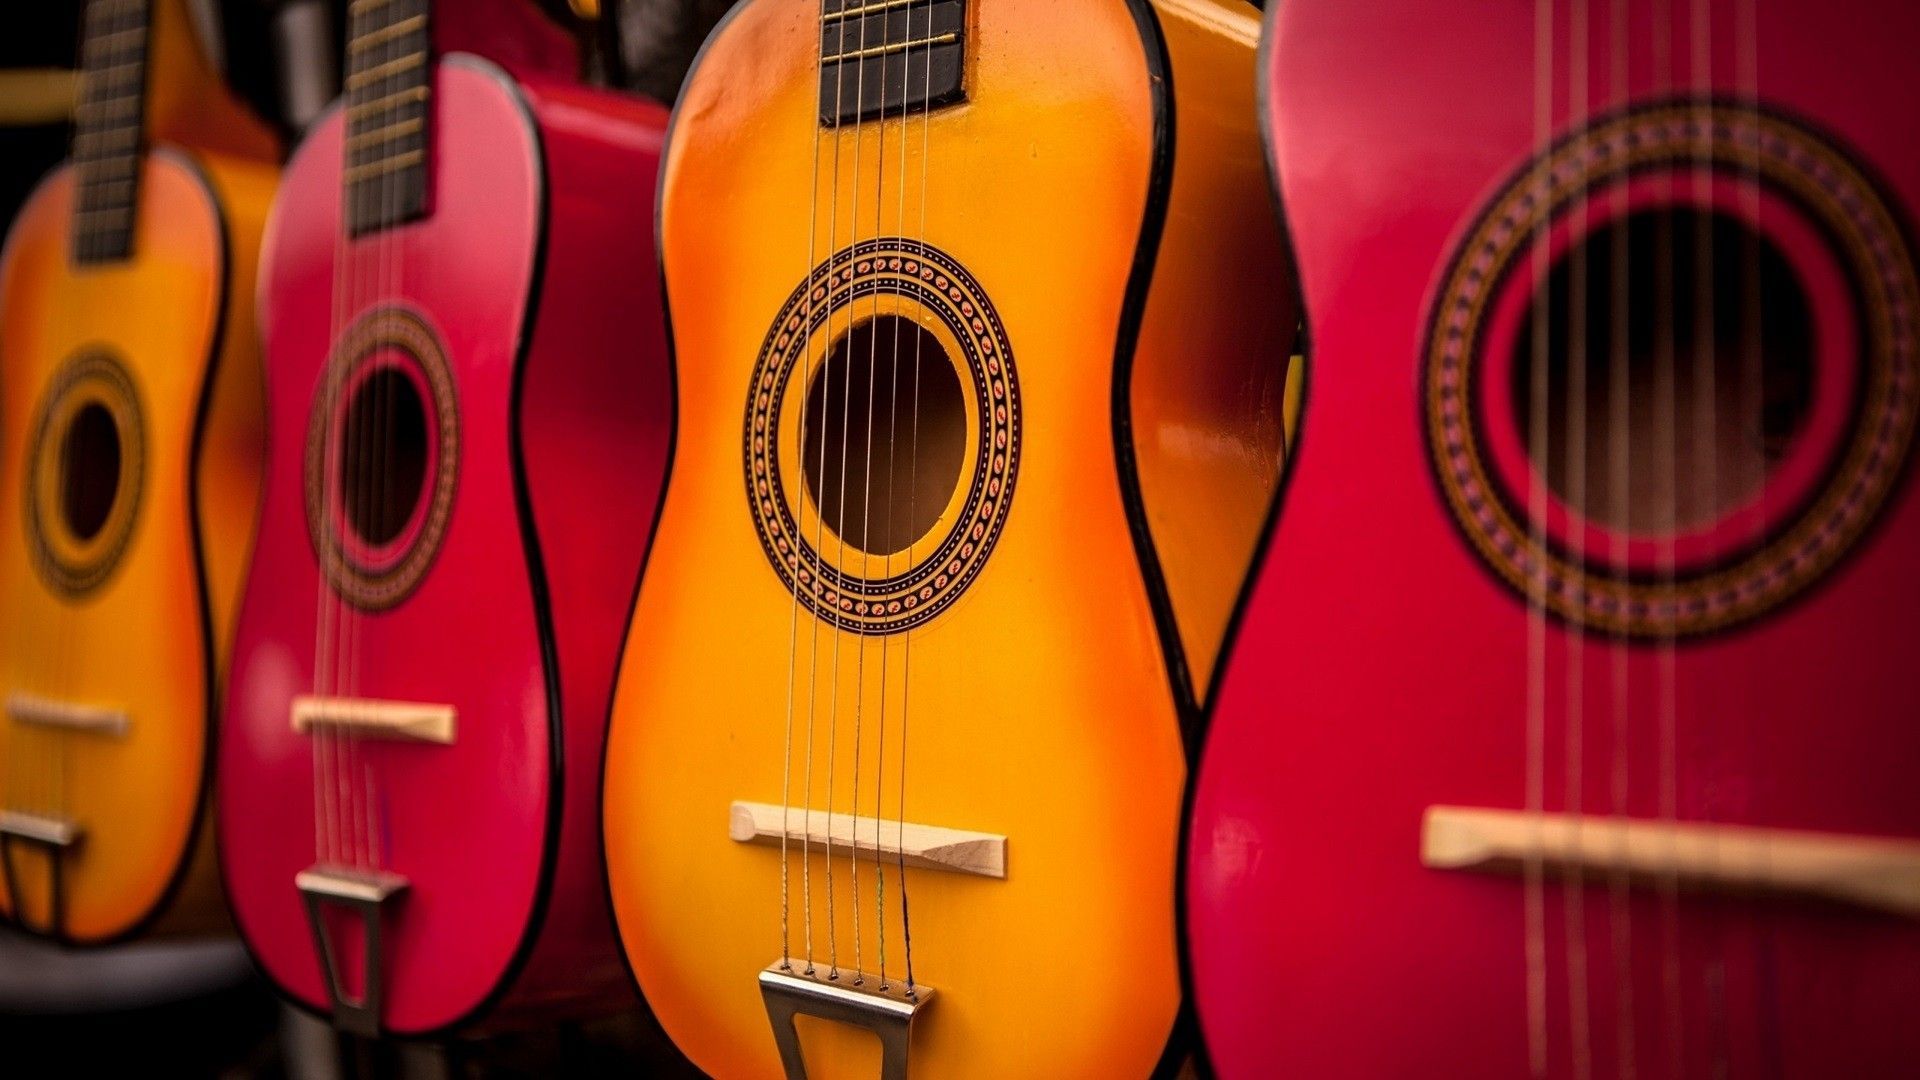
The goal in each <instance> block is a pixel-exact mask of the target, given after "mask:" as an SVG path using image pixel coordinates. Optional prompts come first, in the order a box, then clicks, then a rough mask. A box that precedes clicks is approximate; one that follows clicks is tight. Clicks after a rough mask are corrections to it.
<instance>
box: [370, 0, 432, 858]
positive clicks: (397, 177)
mask: <svg viewBox="0 0 1920 1080" xmlns="http://www.w3.org/2000/svg"><path fill="white" fill-rule="evenodd" d="M416 6H417V9H418V10H419V12H420V13H421V14H426V13H427V9H428V7H429V6H430V0H419V2H418V3H417V5H409V9H410V10H411V9H413V8H415V7H416ZM403 14H404V13H403V12H392V13H390V14H389V17H388V21H387V25H388V26H394V25H399V24H400V22H401V21H402V20H401V16H402V15H403ZM420 33H421V34H422V42H421V46H420V50H419V52H420V55H421V66H420V67H418V68H415V69H412V70H413V71H418V72H420V73H421V74H420V75H418V76H415V75H412V74H411V73H402V72H400V71H394V72H391V73H389V74H388V75H387V76H386V77H385V78H383V79H382V80H381V84H382V85H381V92H382V94H383V95H385V94H390V93H393V92H395V91H396V90H397V89H399V88H400V87H401V86H403V85H404V83H403V82H402V81H401V80H402V79H405V78H414V77H419V78H422V79H424V80H425V85H428V86H431V85H432V80H433V78H434V72H435V69H434V67H433V66H432V65H431V63H430V61H431V59H432V58H431V56H430V53H431V50H432V42H431V38H430V37H429V36H427V31H425V30H424V29H423V30H422V31H421V32H420ZM405 40H406V36H402V37H398V38H395V39H394V49H395V51H398V48H399V45H400V43H401V42H403V41H405ZM406 55H412V54H410V53H409V54H402V57H404V56H406ZM429 107H430V106H429ZM425 128H426V125H423V130H424V129H425ZM388 149H389V150H390V151H394V152H399V151H397V149H396V148H393V147H388ZM428 150H429V147H428V146H427V144H426V141H425V139H424V138H423V139H422V142H421V154H422V158H423V160H424V158H425V157H426V155H427V152H428ZM422 171H423V175H422V178H421V182H422V183H423V184H424V183H426V182H427V181H426V177H425V176H424V166H423V169H422ZM408 175H409V173H408V170H407V169H406V168H392V169H387V170H386V171H385V172H383V173H382V175H381V187H382V189H383V190H382V195H381V201H382V202H383V203H384V204H385V206H386V212H385V213H383V214H382V215H381V218H382V221H383V226H382V228H381V231H380V236H381V240H382V243H383V244H384V245H385V247H386V249H387V256H386V259H385V260H384V263H385V268H384V274H385V280H384V281H383V282H382V283H381V289H380V296H381V297H382V298H383V302H384V303H386V304H389V305H394V304H399V303H404V302H405V298H406V296H407V291H406V244H405V242H404V240H403V239H402V238H401V236H400V235H399V230H398V229H397V228H396V225H397V219H398V218H399V216H400V212H401V211H402V210H403V209H404V208H405V201H406V198H407V188H406V187H405V178H406V177H407V176H408ZM395 360H396V361H397V363H398V366H397V367H395V368H394V369H391V371H389V370H386V369H380V370H373V371H371V372H370V375H369V377H370V378H372V379H373V380H375V381H374V382H373V383H372V386H371V394H372V400H371V402H370V403H369V408H370V411H371V413H372V416H371V418H370V421H369V422H368V423H367V424H366V426H367V428H368V431H367V439H366V445H365V448H364V449H363V450H362V455H361V461H362V466H363V468H364V469H365V470H366V475H363V476H362V479H361V487H362V489H363V490H364V492H365V493H366V499H365V503H364V507H363V509H364V513H363V516H362V521H363V522H364V523H366V524H370V525H372V526H373V527H375V528H376V529H377V530H378V531H379V532H380V534H381V540H382V545H383V546H384V545H385V544H386V543H393V542H402V543H404V542H408V541H411V542H414V543H418V542H419V538H418V537H412V536H409V535H408V533H407V531H406V529H407V525H408V524H409V520H408V519H409V518H411V516H412V514H411V511H412V510H413V509H414V507H412V506H409V507H407V508H406V509H407V510H408V511H409V513H408V514H407V515H406V516H405V517H402V518H401V520H400V531H399V532H398V533H396V534H394V536H393V538H392V539H391V540H388V539H386V537H385V534H386V530H387V526H388V524H389V523H388V522H387V520H386V518H387V515H388V513H389V511H390V509H392V508H390V507H388V506H387V499H388V497H389V496H390V494H391V493H390V492H389V490H388V484H389V482H390V481H391V479H392V475H391V474H392V470H393V467H394V459H393V450H394V443H393V427H392V423H393V406H394V402H393V400H392V398H393V394H394V393H395V392H396V391H397V388H398V383H397V382H396V381H395V379H396V378H408V377H409V376H408V373H407V366H408V365H407V363H406V360H405V359H404V357H398V356H396V357H395ZM421 406H422V408H423V409H424V408H425V407H426V402H425V401H424V400H423V401H422V402H421ZM443 419H444V418H443ZM426 428H427V425H423V431H424V430H426ZM422 450H423V453H424V450H425V448H424V446H423V447H422ZM423 464H424V461H423ZM441 465H442V466H443V467H448V468H450V467H452V463H450V462H442V463H441ZM430 479H431V478H430V477H427V476H426V475H425V474H424V472H423V475H422V478H421V480H422V486H421V488H420V490H419V491H418V492H416V493H415V496H416V498H427V499H431V498H432V497H433V495H432V489H431V488H430V487H428V486H427V484H428V482H429V481H430ZM363 527H364V526H363ZM370 539H373V538H372V537H367V538H363V540H362V543H365V542H366V541H367V540H370ZM377 617H378V616H377V615H376V614H374V613H367V612H358V613H357V614H356V618H355V640H354V666H353V669H352V678H353V685H352V688H351V692H352V696H353V697H354V698H355V699H356V700H358V699H359V698H360V696H361V693H362V681H363V680H364V679H366V678H367V670H366V663H367V659H366V648H367V640H366V639H367V638H368V636H369V635H370V634H373V633H376V632H377V629H378V627H377V624H376V623H375V619H376V618H377ZM376 644H377V641H376ZM349 730H350V731H351V733H352V734H351V738H352V740H353V746H354V751H355V758H356V769H355V772H356V773H357V776H356V778H355V780H356V786H357V787H358V788H359V789H360V791H361V793H362V795H363V798H362V800H361V817H362V819H363V825H364V829H365V836H364V844H365V849H364V852H363V858H364V860H365V862H366V865H367V866H368V868H369V869H373V870H380V869H383V862H382V857H381V850H380V823H379V804H378V794H379V791H378V786H377V784H376V781H375V777H376V770H377V769H378V766H379V761H380V753H379V750H378V747H377V746H370V745H363V742H364V738H363V735H362V733H361V732H360V731H359V729H358V728H357V727H356V728H352V729H349Z"/></svg>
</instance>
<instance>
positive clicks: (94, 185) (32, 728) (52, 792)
mask: <svg viewBox="0 0 1920 1080" xmlns="http://www.w3.org/2000/svg"><path fill="white" fill-rule="evenodd" d="M111 7H112V5H111V4H89V5H88V6H87V8H86V9H85V11H83V12H82V14H81V50H80V52H81V56H80V68H81V73H82V74H81V78H82V80H83V82H82V86H83V91H85V90H90V91H91V93H90V94H87V93H84V92H83V98H84V97H88V96H90V97H92V98H93V99H94V100H95V101H101V100H110V99H117V97H118V95H117V94H114V95H108V94H106V93H105V91H106V90H108V89H111V88H112V84H111V81H110V76H111V75H113V73H114V72H116V71H117V70H119V68H120V65H121V63H123V62H126V61H124V60H123V56H130V55H131V54H132V51H133V50H126V51H125V53H122V52H121V51H119V50H115V49H113V48H112V47H110V46H107V45H105V44H104V42H106V41H108V40H110V39H111V38H114V37H117V36H118V35H119V32H120V31H121V29H122V28H121V27H120V26H119V25H118V24H117V23H115V22H113V21H112V19H113V14H112V12H110V10H109V9H110V8H111ZM131 14H133V15H134V16H136V18H135V19H134V20H133V21H134V23H135V26H132V27H128V28H126V29H129V30H132V29H138V24H139V22H140V21H141V20H139V19H138V15H139V12H138V11H137V10H135V11H133V12H131ZM102 24H104V25H102ZM84 120H85V118H82V123H81V124H76V128H75V135H74V140H73V143H72V144H71V149H70V151H69V153H70V155H71V156H73V157H75V158H76V159H77V158H78V157H79V153H78V151H79V140H80V138H81V135H80V133H81V131H82V130H84ZM132 122H133V123H134V124H136V125H138V124H140V123H141V119H140V115H139V112H138V111H136V112H135V113H134V118H133V121H132ZM101 123H102V126H100V127H96V128H95V130H96V131H112V130H115V127H114V125H115V123H116V122H115V121H113V120H111V119H107V120H105V121H103V122H101ZM98 138H99V137H98V136H96V139H98ZM131 154H132V156H133V160H132V161H131V163H130V164H131V171H132V172H133V173H134V174H137V173H138V171H139V169H140V159H139V141H138V135H137V134H136V137H135V146H134V149H133V150H132V151H131ZM118 157H119V155H115V158H118ZM107 164H108V162H107V161H95V162H80V161H78V160H76V162H75V166H74V172H73V176H74V192H73V195H72V199H73V203H74V207H75V210H76V211H77V212H78V213H79V214H85V213H86V211H87V210H88V209H89V206H88V202H87V200H86V199H85V197H84V192H86V191H87V190H88V189H95V190H97V189H99V188H102V187H107V186H109V185H111V184H112V183H113V179H112V174H111V173H110V172H109V173H107V176H106V177H105V178H104V179H103V178H102V176H101V175H100V174H101V173H102V172H103V171H104V166H105V165H107ZM105 205H108V206H111V205H113V204H112V203H111V202H107V203H106V204H105ZM116 217H117V215H116ZM136 220H137V211H129V212H128V213H127V215H126V220H125V222H124V227H125V228H126V230H127V231H128V233H129V234H131V233H132V232H133V231H134V228H135V222H136ZM114 224H115V223H109V224H108V225H107V226H106V227H107V228H112V227H113V226H114ZM101 231H102V226H101V225H99V224H98V215H96V216H94V217H76V218H75V226H74V228H73V231H72V238H73V239H72V242H73V243H75V244H76V246H78V247H79V248H80V249H81V251H82V252H83V253H84V254H93V253H95V252H97V251H98V250H99V247H100V244H101V241H100V238H99V237H100V232H101ZM55 319H56V326H58V327H59V329H60V330H62V331H63V333H62V334H61V339H62V340H71V338H72V337H73V335H72V334H71V333H70V332H66V331H68V330H69V327H70V326H71V324H72V322H73V315H72V314H71V309H69V308H66V307H64V306H63V307H62V309H61V310H60V313H59V314H58V315H57V316H56V317H55ZM59 370H60V369H58V368H56V369H55V370H54V378H55V379H56V380H58V379H59V377H60V375H59ZM50 389H51V388H50ZM66 393H68V394H71V393H72V389H71V388H70V389H69V390H68V391H67V392H66ZM41 408H42V409H44V410H47V413H46V414H47V415H48V416H49V417H51V418H53V419H55V420H57V421H58V423H59V425H60V426H59V427H58V428H51V427H50V428H49V431H48V434H50V435H52V436H53V437H52V438H50V439H47V441H46V442H45V443H44V444H43V445H41V446H39V447H33V448H30V452H31V453H33V454H35V455H36V457H35V459H34V460H32V461H31V462H30V463H29V467H30V468H32V469H34V470H37V471H39V472H40V474H41V475H43V476H46V475H49V474H50V475H51V477H52V479H53V481H54V483H53V484H52V485H50V487H51V493H50V494H51V499H50V501H52V502H53V504H54V507H53V509H54V511H55V513H54V514H53V515H49V517H50V518H52V520H48V521H46V522H45V523H44V524H43V525H42V526H41V528H42V529H43V530H55V529H58V530H61V531H67V530H68V529H69V525H68V523H67V519H66V518H65V517H64V514H65V510H66V497H67V489H68V488H69V487H71V486H72V484H73V483H74V480H73V478H72V477H70V476H69V475H68V474H69V472H70V470H71V469H72V467H73V466H74V465H76V464H77V462H76V461H74V460H72V458H73V456H74V455H72V454H71V453H70V452H69V451H70V449H71V448H72V446H73V440H74V438H75V436H76V435H77V434H78V432H77V431H76V425H77V424H78V422H79V418H80V415H81V413H82V412H83V411H84V409H85V406H82V407H81V408H73V407H71V406H70V405H68V404H66V403H63V402H56V401H55V400H54V399H53V398H52V397H51V396H49V397H48V398H47V401H46V404H44V405H42V406H41ZM109 411H111V410H109ZM115 424H116V427H118V421H117V420H116V421H115ZM124 452H125V451H124V449H123V455H124ZM41 455H48V456H51V458H52V460H51V461H46V460H44V458H43V457H41ZM123 460H124V456H123ZM115 482H116V485H118V482H119V478H118V477H116V478H115ZM29 497H37V496H35V494H34V493H33V492H31V491H30V492H29ZM119 498H124V492H123V491H122V490H121V489H120V488H119V487H118V486H116V488H115V499H116V501H117V500H118V499H119ZM111 518H112V507H111V506H110V507H109V509H108V516H107V520H108V521H109V522H110V521H111ZM105 527H106V526H105V525H104V524H103V526H102V528H105ZM95 535H96V537H97V536H98V533H96V534H95ZM41 595H42V596H44V602H45V603H46V604H47V608H46V611H47V613H48V618H47V620H46V621H47V626H48V629H47V631H46V632H45V633H44V634H41V635H33V637H34V638H35V639H37V640H36V641H34V642H33V643H31V644H29V646H28V649H27V651H28V653H29V655H30V657H32V658H33V662H32V663H31V665H30V667H29V668H28V670H29V671H32V672H34V673H35V676H36V677H35V680H34V681H35V682H36V683H39V685H42V686H44V687H45V692H46V695H47V696H48V697H49V698H52V699H53V700H56V701H66V700H71V698H72V697H73V690H74V685H73V684H74V683H75V681H76V678H75V672H74V667H75V666H76V665H75V657H76V655H77V654H78V653H79V652H80V648H79V642H78V641H77V639H78V638H79V637H80V636H81V633H82V631H81V629H80V628H79V627H77V626H76V625H75V624H76V623H77V622H78V619H77V618H76V615H75V612H74V610H73V609H74V606H75V605H74V604H73V603H72V602H71V601H70V600H69V599H68V598H66V597H65V596H63V595H61V594H60V593H59V592H57V591H55V590H46V591H44V592H43V593H42V594H41ZM41 680H44V682H41ZM9 726H10V727H12V728H13V730H14V731H15V732H17V733H18V736H17V737H18V739H19V745H18V746H17V748H15V749H14V754H15V756H17V757H18V758H19V759H20V761H21V763H22V770H21V771H22V772H23V773H24V776H25V778H24V782H23V783H22V785H21V787H22V788H23V791H22V793H21V796H20V801H21V803H22V805H23V808H24V809H25V810H26V811H27V812H28V813H31V814H36V815H42V816H46V817H51V818H54V819H56V820H67V821H70V820H72V818H71V816H70V814H71V806H70V803H69V801H68V798H67V790H68V787H69V785H68V783H67V781H68V777H67V775H66V774H67V770H68V767H69V763H70V761H71V755H70V753H69V747H68V745H67V742H68V740H67V739H66V738H65V736H64V734H63V733H62V732H61V731H60V729H58V728H55V727H40V726H38V725H17V724H16V725H9ZM59 857H60V856H59V854H58V853H57V852H53V851H51V850H50V851H49V853H48V854H47V866H48V870H47V882H48V893H47V896H48V906H47V926H48V928H49V930H50V931H51V932H53V933H58V932H59V926H58V925H57V923H56V922H55V912H54V910H53V903H52V881H53V876H54V875H55V874H56V873H58V868H57V866H56V863H57V860H58V859H59ZM9 902H10V903H13V904H15V907H16V912H15V917H16V918H17V919H18V920H19V921H20V923H21V925H26V924H27V923H26V913H25V907H24V906H22V905H23V904H24V897H10V898H9Z"/></svg>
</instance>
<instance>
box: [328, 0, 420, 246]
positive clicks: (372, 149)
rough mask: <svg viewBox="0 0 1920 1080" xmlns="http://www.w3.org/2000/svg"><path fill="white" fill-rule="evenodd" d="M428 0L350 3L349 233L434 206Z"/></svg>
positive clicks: (346, 194)
mask: <svg viewBox="0 0 1920 1080" xmlns="http://www.w3.org/2000/svg"><path fill="white" fill-rule="evenodd" d="M429 6H430V5H429V0H353V3H352V4H350V5H349V6H348V8H347V20H348V22H347V30H348V39H347V64H346V76H345V82H344V86H345V89H346V98H345V108H346V120H347V124H346V156H345V161H344V163H343V165H344V170H343V172H342V183H343V184H344V190H343V191H342V192H341V196H342V199H343V200H344V205H345V208H346V214H345V217H346V222H347V231H348V233H349V234H350V235H353V236H359V235H361V234H362V233H368V232H373V231H375V230H378V229H385V228H390V227H392V226H394V225H399V224H402V223H404V222H408V221H412V220H414V219H416V218H419V217H422V216H424V215H425V214H426V212H427V192H428V190H429V189H428V186H427V165H428V151H427V147H428V138H427V136H428V125H429V124H430V123H431V118H432V115H433V109H432V94H433V59H432V51H433V43H432V38H431V35H430V34H429V32H428V17H427V16H428V8H429Z"/></svg>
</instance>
